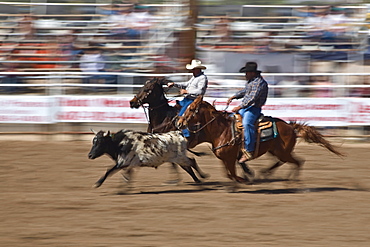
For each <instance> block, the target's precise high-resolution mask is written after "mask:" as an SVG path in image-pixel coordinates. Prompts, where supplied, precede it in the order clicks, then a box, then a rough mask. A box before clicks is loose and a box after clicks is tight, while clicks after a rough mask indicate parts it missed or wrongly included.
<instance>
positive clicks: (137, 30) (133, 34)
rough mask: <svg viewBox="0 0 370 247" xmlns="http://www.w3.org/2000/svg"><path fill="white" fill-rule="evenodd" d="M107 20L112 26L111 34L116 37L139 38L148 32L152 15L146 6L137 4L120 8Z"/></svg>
mask: <svg viewBox="0 0 370 247" xmlns="http://www.w3.org/2000/svg"><path fill="white" fill-rule="evenodd" d="M107 20H108V22H109V23H110V24H111V25H112V26H114V28H113V29H112V34H113V35H114V36H115V37H116V38H119V39H121V38H130V39H140V38H141V37H144V36H145V35H146V34H147V33H148V31H149V29H150V27H151V23H152V16H151V14H150V13H149V9H148V7H146V6H142V5H137V6H135V7H133V6H127V7H124V8H121V9H119V10H118V11H117V13H114V14H112V15H110V16H109V17H108V19H107Z"/></svg>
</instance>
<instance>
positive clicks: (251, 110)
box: [239, 106, 261, 152]
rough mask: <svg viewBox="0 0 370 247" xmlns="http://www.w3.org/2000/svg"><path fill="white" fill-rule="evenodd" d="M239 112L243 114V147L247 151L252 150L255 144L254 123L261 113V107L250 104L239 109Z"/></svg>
mask: <svg viewBox="0 0 370 247" xmlns="http://www.w3.org/2000/svg"><path fill="white" fill-rule="evenodd" d="M239 114H240V115H242V116H243V127H244V148H245V149H246V150H247V151H248V152H252V151H254V149H255V146H256V130H255V126H254V124H255V123H256V121H257V119H258V117H259V116H260V114H261V108H259V107H254V106H250V107H248V108H245V109H240V110H239Z"/></svg>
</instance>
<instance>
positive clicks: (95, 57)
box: [80, 47, 116, 91]
mask: <svg viewBox="0 0 370 247" xmlns="http://www.w3.org/2000/svg"><path fill="white" fill-rule="evenodd" d="M104 61H105V60H104V57H103V55H102V52H101V50H100V49H98V48H94V47H91V48H88V49H86V50H85V51H84V52H83V54H82V55H81V57H80V69H81V71H82V72H89V73H91V76H89V77H88V78H87V79H85V80H84V81H83V82H84V83H89V84H113V83H116V80H115V78H116V77H115V76H111V75H104V74H97V73H100V72H105V71H106V70H105V63H104ZM90 89H92V91H95V90H96V89H94V88H90Z"/></svg>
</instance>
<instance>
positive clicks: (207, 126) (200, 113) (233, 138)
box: [177, 96, 343, 182]
mask: <svg viewBox="0 0 370 247" xmlns="http://www.w3.org/2000/svg"><path fill="white" fill-rule="evenodd" d="M274 121H275V123H276V127H277V130H278V136H277V137H276V138H274V139H271V140H268V141H265V142H261V143H260V144H259V148H258V153H257V155H256V157H259V156H261V155H263V154H265V153H266V152H269V153H271V154H272V155H274V156H276V157H277V158H278V159H279V161H278V162H277V163H276V164H274V165H273V166H271V167H269V168H267V169H265V170H264V171H263V173H264V174H266V175H268V174H270V173H271V172H272V171H273V170H274V169H276V168H278V167H279V166H281V165H283V164H284V163H286V162H290V163H293V164H295V165H296V166H295V169H294V170H292V172H291V173H290V174H289V177H292V178H297V177H298V175H299V171H300V168H301V166H302V165H303V161H301V160H299V159H297V158H295V157H293V154H292V151H293V149H294V147H295V145H296V139H297V134H296V133H299V134H300V135H301V137H302V138H303V139H304V140H305V141H307V142H311V143H317V144H319V145H321V146H323V147H325V148H327V149H328V150H329V151H331V152H332V153H334V154H336V155H339V156H342V155H343V154H342V153H340V152H339V151H337V150H336V149H335V148H334V147H333V146H332V145H331V144H330V143H329V142H328V141H327V140H325V139H324V137H323V136H322V135H321V134H320V133H319V132H318V131H317V130H316V129H315V128H314V127H311V126H308V125H305V124H299V123H286V122H285V121H283V120H281V119H279V118H274ZM177 125H178V127H180V128H188V129H189V130H190V132H193V133H195V132H203V133H204V135H205V137H206V141H207V142H210V143H211V144H212V150H213V153H214V154H215V155H216V157H217V158H219V159H220V160H222V162H223V164H224V165H225V168H226V171H227V175H228V177H229V178H230V179H232V180H235V181H237V182H244V181H245V180H244V179H243V178H241V177H239V176H237V174H236V169H235V162H236V160H237V158H238V157H239V156H240V149H241V147H242V143H243V140H242V138H241V136H240V135H235V133H234V132H233V131H232V129H233V126H232V125H233V118H232V117H230V113H227V112H224V111H222V112H221V111H218V110H216V109H215V107H214V106H212V105H211V104H209V103H208V102H206V101H203V97H201V96H199V97H198V98H197V99H196V100H195V101H194V102H193V103H192V104H190V106H189V107H188V108H187V110H186V111H185V113H184V114H183V116H182V117H180V118H179V120H178V121H177Z"/></svg>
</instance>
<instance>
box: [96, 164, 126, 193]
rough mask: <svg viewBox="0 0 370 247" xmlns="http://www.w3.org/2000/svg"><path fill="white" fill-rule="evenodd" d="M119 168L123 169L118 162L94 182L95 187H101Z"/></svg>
mask: <svg viewBox="0 0 370 247" xmlns="http://www.w3.org/2000/svg"><path fill="white" fill-rule="evenodd" d="M119 170H121V167H120V166H119V165H118V164H116V165H115V166H113V167H112V168H110V169H108V170H107V171H106V173H105V174H104V175H103V176H102V177H101V178H100V179H99V180H98V181H96V183H95V184H94V187H95V188H99V187H100V186H101V185H102V184H103V183H104V181H105V180H106V179H107V178H108V177H109V176H111V175H113V174H114V173H116V172H118V171H119Z"/></svg>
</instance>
